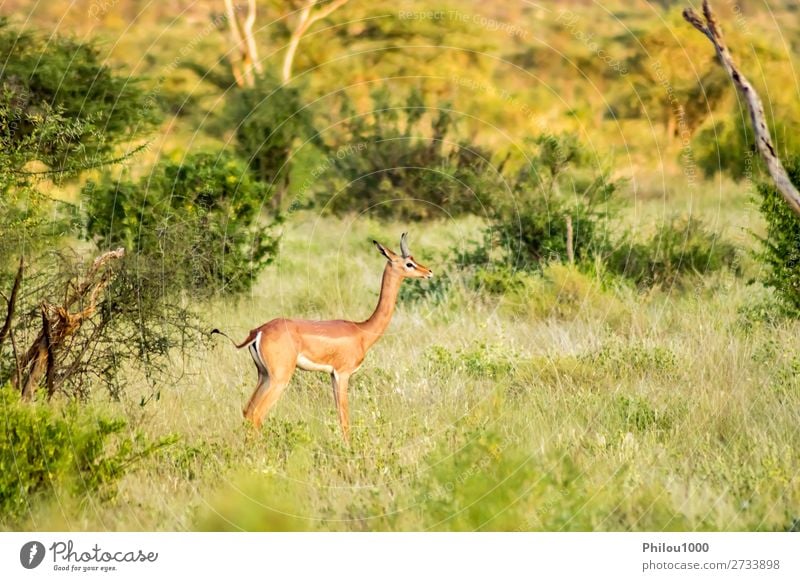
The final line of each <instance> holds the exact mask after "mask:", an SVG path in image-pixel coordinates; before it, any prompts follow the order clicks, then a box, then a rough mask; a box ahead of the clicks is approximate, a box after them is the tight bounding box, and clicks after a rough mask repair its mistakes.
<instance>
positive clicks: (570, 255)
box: [567, 214, 575, 264]
mask: <svg viewBox="0 0 800 581" xmlns="http://www.w3.org/2000/svg"><path fill="white" fill-rule="evenodd" d="M572 237H573V232H572V216H571V215H570V214H567V260H568V261H569V263H570V264H575V247H574V246H573V241H572Z"/></svg>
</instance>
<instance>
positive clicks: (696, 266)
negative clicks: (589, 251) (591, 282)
mask: <svg viewBox="0 0 800 581" xmlns="http://www.w3.org/2000/svg"><path fill="white" fill-rule="evenodd" d="M738 260H739V254H738V252H737V250H736V247H735V246H733V245H732V244H730V243H729V242H727V241H725V240H723V239H721V238H720V237H719V235H717V234H715V233H713V232H710V231H708V230H707V229H706V227H705V224H704V223H703V221H702V220H700V219H698V218H694V217H692V216H689V217H672V218H671V219H670V220H668V221H666V222H664V223H663V224H661V225H660V226H659V227H658V229H657V230H656V232H655V233H654V234H653V235H652V236H651V237H650V238H648V239H646V240H644V241H633V240H630V238H628V237H625V238H623V240H622V241H621V242H620V243H618V246H617V247H616V248H615V249H614V250H613V251H612V252H610V253H609V254H608V256H607V257H606V258H605V265H606V268H607V270H608V271H609V272H612V273H614V274H618V275H621V276H623V277H625V278H627V279H629V280H632V281H633V282H634V283H635V284H636V285H637V286H639V287H650V286H654V285H663V286H672V285H674V284H676V283H679V282H680V279H681V278H682V277H683V276H684V275H687V274H705V273H709V272H714V271H718V270H722V269H724V268H731V269H733V270H734V271H738Z"/></svg>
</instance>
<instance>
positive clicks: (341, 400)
mask: <svg viewBox="0 0 800 581" xmlns="http://www.w3.org/2000/svg"><path fill="white" fill-rule="evenodd" d="M349 381H350V374H349V373H337V372H336V371H334V372H333V373H331V383H332V384H333V401H334V403H335V404H336V411H337V412H338V413H339V424H340V425H341V426H342V435H343V436H344V441H345V442H347V443H350V412H349V409H348V407H347V385H348V383H349Z"/></svg>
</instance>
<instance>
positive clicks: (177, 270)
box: [83, 152, 278, 294]
mask: <svg viewBox="0 0 800 581" xmlns="http://www.w3.org/2000/svg"><path fill="white" fill-rule="evenodd" d="M270 195H271V194H270V191H269V190H268V189H267V188H266V187H265V186H264V185H263V184H261V183H260V182H257V181H256V180H254V179H253V178H252V177H251V175H250V173H249V172H248V171H247V168H246V166H245V164H244V163H242V162H241V161H240V160H239V159H237V158H236V157H234V156H233V155H230V154H228V153H224V152H223V153H220V154H218V155H217V154H211V153H198V154H193V155H190V156H189V157H187V158H185V159H184V160H183V161H182V162H173V161H163V162H162V163H160V164H159V165H158V166H157V167H156V168H155V169H154V170H153V172H152V174H151V175H149V176H146V177H144V178H142V179H141V180H139V181H138V182H132V181H121V180H120V181H114V180H113V179H111V178H110V177H109V176H108V175H106V176H105V178H104V179H103V180H102V181H100V182H99V183H94V182H89V183H87V185H86V186H85V187H84V188H83V199H84V202H85V206H86V234H87V236H89V237H90V238H92V239H94V240H95V241H96V242H97V244H98V245H99V246H100V247H102V248H113V247H116V246H123V247H125V248H127V249H129V251H133V252H134V253H135V254H136V255H137V257H138V260H139V264H138V266H137V268H138V269H139V271H141V272H149V273H150V274H152V275H154V276H156V277H160V281H156V283H158V284H160V285H161V287H162V288H165V289H166V290H167V292H174V291H176V290H179V289H183V290H185V291H187V292H191V293H195V294H211V293H220V292H221V293H232V292H239V291H242V290H246V289H248V288H249V287H250V285H251V284H252V283H253V280H254V279H255V277H256V275H257V274H258V273H259V272H260V271H261V270H262V269H263V268H264V267H265V266H266V265H267V264H269V263H270V262H271V261H272V259H273V257H274V255H275V252H276V251H277V242H278V241H277V238H276V237H275V236H273V235H272V234H271V232H270V229H269V226H270V224H268V223H266V220H265V219H263V218H262V215H263V212H262V209H263V207H264V204H265V203H267V202H268V201H269V199H270ZM153 264H155V267H153Z"/></svg>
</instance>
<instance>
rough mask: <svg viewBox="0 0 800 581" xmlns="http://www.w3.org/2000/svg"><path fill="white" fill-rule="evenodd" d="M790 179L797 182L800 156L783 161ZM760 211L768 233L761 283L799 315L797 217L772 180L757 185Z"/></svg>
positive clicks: (799, 235) (763, 248)
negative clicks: (764, 270)
mask: <svg viewBox="0 0 800 581" xmlns="http://www.w3.org/2000/svg"><path fill="white" fill-rule="evenodd" d="M786 170H787V171H788V173H789V178H790V179H791V180H792V183H794V184H795V185H798V186H800V157H794V158H792V159H791V160H789V161H788V162H787V164H786ZM758 193H759V195H760V198H761V203H760V210H761V214H762V215H763V216H764V219H765V220H766V222H767V235H766V237H765V238H762V239H761V251H760V252H759V255H758V256H759V258H760V260H761V261H762V262H764V263H765V264H767V265H768V266H769V271H768V273H767V274H766V276H765V280H764V283H765V284H766V285H767V286H769V287H771V288H773V289H774V290H775V293H776V294H777V295H778V297H779V299H780V300H781V302H782V303H783V304H784V305H785V306H786V309H787V311H788V314H790V315H792V316H795V317H797V316H800V268H798V265H800V218H798V217H797V215H796V214H795V213H794V212H792V210H791V209H789V206H788V204H787V203H786V202H785V201H784V199H783V197H782V196H781V194H780V192H778V190H777V188H776V187H775V186H774V185H772V183H761V184H760V185H759V186H758Z"/></svg>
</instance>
